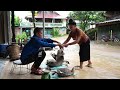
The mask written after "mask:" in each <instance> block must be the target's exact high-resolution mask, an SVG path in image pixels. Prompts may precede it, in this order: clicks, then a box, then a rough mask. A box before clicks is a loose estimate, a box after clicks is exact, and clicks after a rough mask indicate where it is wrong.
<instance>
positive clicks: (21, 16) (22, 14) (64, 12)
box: [15, 11, 71, 18]
mask: <svg viewBox="0 0 120 90" xmlns="http://www.w3.org/2000/svg"><path fill="white" fill-rule="evenodd" d="M56 12H57V13H59V14H60V15H61V16H65V17H67V16H68V14H69V13H70V12H71V11H56ZM28 14H29V11H15V15H16V16H19V17H20V18H24V17H25V16H26V15H28Z"/></svg>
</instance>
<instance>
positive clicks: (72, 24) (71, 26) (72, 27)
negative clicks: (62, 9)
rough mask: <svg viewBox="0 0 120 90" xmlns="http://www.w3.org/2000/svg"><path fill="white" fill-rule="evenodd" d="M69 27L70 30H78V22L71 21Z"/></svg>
mask: <svg viewBox="0 0 120 90" xmlns="http://www.w3.org/2000/svg"><path fill="white" fill-rule="evenodd" d="M68 25H69V29H70V30H72V31H74V30H75V29H76V22H75V21H73V20H72V19H70V20H69V23H68Z"/></svg>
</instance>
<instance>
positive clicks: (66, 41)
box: [63, 34, 71, 44]
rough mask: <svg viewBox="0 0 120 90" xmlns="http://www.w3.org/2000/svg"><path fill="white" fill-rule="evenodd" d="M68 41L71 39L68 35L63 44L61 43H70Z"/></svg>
mask: <svg viewBox="0 0 120 90" xmlns="http://www.w3.org/2000/svg"><path fill="white" fill-rule="evenodd" d="M70 39H71V36H70V34H69V36H68V38H67V39H66V40H65V41H64V43H63V44H66V43H68V42H69V41H70Z"/></svg>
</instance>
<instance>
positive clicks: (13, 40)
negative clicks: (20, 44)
mask: <svg viewBox="0 0 120 90" xmlns="http://www.w3.org/2000/svg"><path fill="white" fill-rule="evenodd" d="M11 16H12V42H16V40H15V19H14V16H15V15H14V11H11Z"/></svg>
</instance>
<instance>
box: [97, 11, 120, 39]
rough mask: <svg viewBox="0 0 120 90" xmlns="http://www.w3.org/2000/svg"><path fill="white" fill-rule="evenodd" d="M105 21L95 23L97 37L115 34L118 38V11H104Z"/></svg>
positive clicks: (119, 21)
mask: <svg viewBox="0 0 120 90" xmlns="http://www.w3.org/2000/svg"><path fill="white" fill-rule="evenodd" d="M104 16H105V17H106V21H104V22H99V23H96V27H97V28H98V30H97V39H98V40H101V38H102V36H103V35H105V36H110V34H111V31H112V36H114V35H115V36H117V37H118V38H119V39H120V11H106V13H105V15H104Z"/></svg>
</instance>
